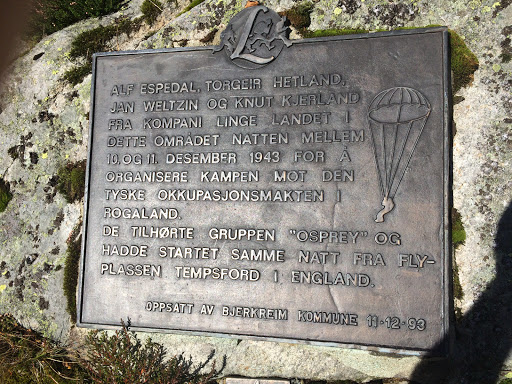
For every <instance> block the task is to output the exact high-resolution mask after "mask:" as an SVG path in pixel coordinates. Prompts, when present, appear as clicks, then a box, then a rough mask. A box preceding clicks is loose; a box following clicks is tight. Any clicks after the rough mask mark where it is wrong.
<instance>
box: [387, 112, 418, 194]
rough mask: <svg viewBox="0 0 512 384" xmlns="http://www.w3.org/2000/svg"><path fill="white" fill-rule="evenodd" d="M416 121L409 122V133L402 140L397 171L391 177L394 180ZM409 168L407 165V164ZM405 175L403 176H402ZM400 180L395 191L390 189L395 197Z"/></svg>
mask: <svg viewBox="0 0 512 384" xmlns="http://www.w3.org/2000/svg"><path fill="white" fill-rule="evenodd" d="M413 123H414V122H413V121H411V122H409V124H408V125H407V134H406V135H405V138H404V141H403V142H402V147H401V148H400V152H399V154H398V160H397V161H396V168H395V172H394V173H393V175H392V176H391V178H392V179H393V180H395V177H396V173H397V172H398V168H400V167H399V164H400V160H402V156H403V154H404V149H405V144H406V143H407V140H408V139H409V134H410V133H411V129H412V124H413ZM406 168H407V166H406ZM402 177H403V176H402ZM400 181H402V178H400ZM400 181H399V182H398V184H394V185H395V188H394V192H392V191H390V196H392V197H394V196H395V193H396V191H397V189H398V186H399V185H400Z"/></svg>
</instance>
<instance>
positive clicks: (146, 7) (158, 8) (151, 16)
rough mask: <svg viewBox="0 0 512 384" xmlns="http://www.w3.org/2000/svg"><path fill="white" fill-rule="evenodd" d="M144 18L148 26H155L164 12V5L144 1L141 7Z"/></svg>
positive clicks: (153, 1) (155, 1) (152, 1)
mask: <svg viewBox="0 0 512 384" xmlns="http://www.w3.org/2000/svg"><path fill="white" fill-rule="evenodd" d="M140 11H141V12H142V15H143V16H142V18H143V19H144V21H145V22H146V24H148V25H153V23H154V22H155V21H156V19H157V18H158V16H160V14H161V13H162V11H163V8H162V3H161V2H160V1H158V0H144V2H143V3H142V5H141V6H140Z"/></svg>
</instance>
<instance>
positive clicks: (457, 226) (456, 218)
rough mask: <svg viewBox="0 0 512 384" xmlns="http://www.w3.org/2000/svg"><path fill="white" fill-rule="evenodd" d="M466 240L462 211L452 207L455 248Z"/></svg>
mask: <svg viewBox="0 0 512 384" xmlns="http://www.w3.org/2000/svg"><path fill="white" fill-rule="evenodd" d="M465 241H466V231H465V230H464V226H463V225H462V221H461V216H460V213H459V212H458V211H457V210H456V209H455V208H453V209H452V244H453V247H454V248H455V249H457V247H458V246H459V245H461V244H464V242H465Z"/></svg>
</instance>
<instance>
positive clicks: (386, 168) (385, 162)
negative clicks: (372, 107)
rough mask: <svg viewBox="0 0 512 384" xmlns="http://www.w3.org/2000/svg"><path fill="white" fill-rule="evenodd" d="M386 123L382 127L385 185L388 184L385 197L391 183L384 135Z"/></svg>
mask: <svg viewBox="0 0 512 384" xmlns="http://www.w3.org/2000/svg"><path fill="white" fill-rule="evenodd" d="M384 125H385V124H381V127H382V136H381V137H382V158H383V159H384V177H385V179H386V182H385V185H386V189H385V195H383V197H388V195H389V184H388V165H387V161H386V157H387V156H386V137H385V136H384Z"/></svg>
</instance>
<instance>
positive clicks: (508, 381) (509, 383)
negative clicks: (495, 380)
mask: <svg viewBox="0 0 512 384" xmlns="http://www.w3.org/2000/svg"><path fill="white" fill-rule="evenodd" d="M499 384H512V379H510V378H506V379H504V380H501V381H500V382H499Z"/></svg>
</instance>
